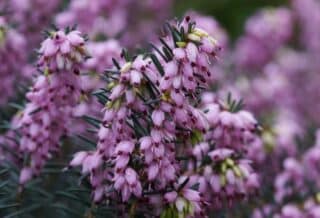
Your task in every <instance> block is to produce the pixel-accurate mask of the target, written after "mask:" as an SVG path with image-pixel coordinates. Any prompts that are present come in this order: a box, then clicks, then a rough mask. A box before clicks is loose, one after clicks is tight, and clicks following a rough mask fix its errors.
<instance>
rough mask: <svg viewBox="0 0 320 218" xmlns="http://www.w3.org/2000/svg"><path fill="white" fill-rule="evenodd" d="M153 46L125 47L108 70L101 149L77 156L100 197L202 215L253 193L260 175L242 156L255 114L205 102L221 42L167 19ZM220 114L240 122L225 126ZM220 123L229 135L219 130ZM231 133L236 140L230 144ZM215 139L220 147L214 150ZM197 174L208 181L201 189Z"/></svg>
mask: <svg viewBox="0 0 320 218" xmlns="http://www.w3.org/2000/svg"><path fill="white" fill-rule="evenodd" d="M153 48H154V50H153V52H151V53H150V54H149V53H148V54H147V55H141V54H140V55H137V56H134V57H133V58H131V57H129V55H128V54H127V53H126V52H125V51H123V52H122V58H121V59H119V60H114V62H115V66H114V67H113V68H112V69H110V70H107V72H106V77H107V78H109V83H108V89H106V90H104V92H105V93H104V94H105V97H106V99H108V100H107V101H106V102H105V109H104V110H105V112H104V117H103V120H102V124H101V126H100V129H99V133H98V136H99V142H98V145H97V149H96V150H94V151H80V152H78V153H77V154H75V156H74V158H73V160H72V161H71V162H70V166H78V165H80V166H82V173H83V174H85V175H86V174H89V175H90V176H89V181H90V183H91V186H92V188H93V199H94V201H95V202H100V201H101V200H102V199H111V200H116V201H121V202H125V203H127V205H128V206H130V205H131V203H130V202H132V201H135V202H136V203H135V204H140V203H142V202H148V205H153V207H154V209H153V212H154V213H155V214H158V215H159V214H162V216H165V217H167V216H169V214H176V215H179V216H181V217H189V216H192V217H197V216H201V217H203V216H205V214H206V209H210V208H217V207H219V206H218V205H219V202H218V199H221V197H222V198H223V199H224V198H225V196H227V197H228V198H229V200H232V201H234V200H236V199H240V198H239V197H240V196H241V197H242V196H247V194H250V193H254V192H255V190H256V188H257V187H258V177H257V175H256V174H255V173H254V170H253V168H252V167H251V165H250V161H249V160H247V159H245V158H243V155H242V154H243V151H244V150H245V147H246V146H248V145H249V144H250V143H251V142H250V140H251V137H252V138H253V137H254V136H253V135H255V133H254V132H255V130H256V128H257V122H256V120H255V119H254V118H253V116H252V115H251V114H250V113H249V112H246V111H240V112H238V113H233V112H231V111H232V110H233V109H231V108H229V109H230V112H228V110H227V109H226V110H225V113H228V115H227V116H228V117H230V118H223V117H224V115H223V113H224V111H223V109H222V108H221V110H220V109H219V110H218V111H216V113H215V114H214V112H211V111H210V110H211V109H212V108H210V106H208V105H206V106H203V107H202V106H201V104H200V102H199V100H200V93H201V92H202V89H204V88H206V87H207V86H208V81H210V80H209V78H210V77H211V75H212V74H214V73H215V72H214V71H212V69H213V68H212V67H211V63H212V62H215V60H216V57H217V55H218V53H219V51H220V46H219V44H218V42H217V41H216V40H215V39H214V38H212V37H211V36H210V35H209V34H208V33H207V32H206V31H205V30H203V29H201V28H199V27H198V26H197V25H196V23H195V22H193V20H192V18H191V17H190V16H186V17H185V18H184V19H183V20H182V21H181V22H179V23H174V22H172V23H168V25H167V35H166V36H165V37H163V38H161V40H160V43H159V44H158V46H153ZM200 101H201V100H200ZM217 105H218V104H217ZM215 106H216V105H215ZM238 106H239V105H238ZM207 108H208V109H207ZM234 109H235V108H234ZM233 117H234V118H233ZM210 119H211V120H210ZM220 119H226V120H227V119H229V120H230V122H229V121H228V124H227V125H229V123H230V124H231V125H236V126H235V127H232V126H228V127H226V126H224V124H225V123H222V122H220V121H219V120H220ZM233 119H234V120H235V121H233ZM213 120H216V122H214V121H213ZM220 126H221V127H220ZM219 129H220V131H222V135H219V136H218V135H217V134H216V133H215V134H213V132H214V131H216V132H218V131H219ZM212 135H215V136H216V137H213V136H212ZM226 137H229V138H230V139H231V140H232V142H233V143H234V144H232V145H231V144H228V143H227V142H223V141H224V139H223V138H226ZM202 140H205V141H203V142H202ZM208 143H210V144H211V143H216V144H217V147H216V148H215V149H213V150H212V148H210V147H209V144H208ZM229 146H230V147H231V148H232V149H234V150H231V149H228V147H229ZM190 152H191V153H190ZM193 154H194V155H195V156H193ZM221 155H222V156H221ZM239 155H240V156H242V157H241V158H238V156H239ZM217 156H218V157H217ZM194 158H196V159H194ZM207 159H211V160H210V161H209V163H205V162H206V160H207ZM202 162H204V163H202ZM185 164H186V165H187V166H190V167H187V168H186V167H185V166H184V165H185ZM194 164H195V165H194ZM193 165H194V167H192V166H193ZM197 178H205V180H203V182H202V183H201V184H200V187H199V188H194V186H197V183H198V179H197ZM205 183H207V184H208V185H206V184H205ZM209 186H210V187H211V188H209ZM205 187H208V189H206V188H205ZM208 190H212V193H213V195H214V196H213V197H211V198H209V196H208V194H206V193H208ZM205 194H206V198H205V197H204V195H205ZM163 200H164V201H163ZM211 200H212V201H211ZM161 201H162V202H163V203H162V204H160V205H161V207H159V206H160V205H159V203H160V202H161ZM206 201H207V202H210V204H209V205H208V206H206V203H205V202H206ZM131 207H132V206H131ZM145 207H147V206H144V207H142V208H140V210H143V208H145ZM157 207H158V208H157ZM160 208H163V210H160Z"/></svg>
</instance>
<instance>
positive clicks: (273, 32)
mask: <svg viewBox="0 0 320 218" xmlns="http://www.w3.org/2000/svg"><path fill="white" fill-rule="evenodd" d="M292 23H293V21H292V15H291V12H290V10H288V9H286V8H278V9H265V10H262V11H260V12H258V13H257V14H256V15H254V16H252V17H251V18H250V19H249V20H248V21H247V22H246V27H245V31H246V33H245V35H244V36H243V37H241V38H240V39H239V41H238V42H237V46H236V50H235V54H234V56H235V57H234V59H235V63H236V64H237V65H238V66H239V67H240V68H243V69H257V68H261V66H263V65H265V64H266V63H268V61H269V60H270V59H271V58H272V57H273V55H274V54H275V51H276V50H277V49H278V48H279V47H281V46H282V45H283V44H284V43H286V42H287V41H288V40H289V39H290V37H291V34H292V29H293V24H292Z"/></svg>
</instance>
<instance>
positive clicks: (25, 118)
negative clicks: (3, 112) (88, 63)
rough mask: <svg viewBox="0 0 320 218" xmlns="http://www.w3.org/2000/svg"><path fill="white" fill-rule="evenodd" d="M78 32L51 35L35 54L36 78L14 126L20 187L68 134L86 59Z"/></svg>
mask: <svg viewBox="0 0 320 218" xmlns="http://www.w3.org/2000/svg"><path fill="white" fill-rule="evenodd" d="M84 43H85V41H84V39H83V37H82V36H81V34H80V32H78V31H76V30H72V31H70V32H65V31H62V30H60V31H54V32H50V36H49V37H48V38H47V39H46V40H45V41H44V42H43V43H42V45H41V48H40V50H39V62H38V69H39V70H40V71H42V72H43V74H41V75H39V76H38V77H37V78H36V79H35V81H34V84H33V86H32V88H31V89H30V91H29V92H28V93H27V94H26V97H27V99H28V100H29V103H27V105H26V107H25V109H23V111H21V112H20V115H18V116H19V120H18V122H17V124H16V127H15V128H16V129H17V131H19V132H20V135H21V138H20V143H19V149H18V150H19V152H21V153H22V154H23V156H24V158H25V160H23V168H22V170H21V174H20V183H21V184H25V183H26V182H27V181H29V180H30V179H31V178H32V177H33V176H35V175H38V174H39V173H40V170H41V169H42V168H43V166H44V165H45V163H46V161H47V160H48V159H49V158H51V156H52V153H54V152H58V151H59V146H60V140H61V137H62V136H64V135H66V134H67V133H68V124H69V123H70V120H71V119H70V114H71V112H72V108H73V106H74V105H76V104H77V102H78V99H79V97H80V95H81V84H80V81H81V80H80V77H79V74H80V69H81V68H80V67H81V65H82V63H83V61H84V58H85V56H86V50H85V47H84Z"/></svg>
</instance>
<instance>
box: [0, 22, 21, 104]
mask: <svg viewBox="0 0 320 218" xmlns="http://www.w3.org/2000/svg"><path fill="white" fill-rule="evenodd" d="M26 44H27V43H26V40H25V38H24V37H23V36H22V35H21V34H20V33H18V32H16V31H15V30H14V29H12V28H11V27H9V25H8V24H7V22H6V20H5V18H4V17H0V79H1V81H2V85H1V87H0V105H3V104H4V103H6V102H7V100H8V98H9V97H12V96H13V95H14V92H15V90H14V83H15V82H16V81H17V80H18V79H21V78H22V77H23V75H22V73H21V71H22V70H23V67H22V66H24V65H25V64H26V61H27V60H26V59H27V56H26V53H24V52H23V51H25V49H26Z"/></svg>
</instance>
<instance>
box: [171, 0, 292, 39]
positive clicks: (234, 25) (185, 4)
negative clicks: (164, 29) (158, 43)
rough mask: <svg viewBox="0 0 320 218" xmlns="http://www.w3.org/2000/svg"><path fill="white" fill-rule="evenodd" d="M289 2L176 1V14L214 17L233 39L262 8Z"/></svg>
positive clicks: (237, 0) (250, 0)
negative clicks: (188, 11)
mask: <svg viewBox="0 0 320 218" xmlns="http://www.w3.org/2000/svg"><path fill="white" fill-rule="evenodd" d="M288 2H289V0H176V5H175V12H176V13H175V14H176V15H177V16H181V15H183V13H184V12H185V11H186V10H188V9H194V10H197V11H199V12H202V13H204V14H207V15H211V16H214V17H215V18H216V19H217V20H218V21H219V22H220V23H221V25H222V26H223V27H224V28H225V29H226V30H227V32H228V33H229V34H230V36H231V38H232V39H235V38H236V37H237V36H239V35H240V34H241V33H242V31H243V25H244V22H245V20H246V18H247V17H248V16H250V15H252V14H253V13H254V12H255V11H256V10H257V9H259V8H261V7H274V6H279V5H286V4H288Z"/></svg>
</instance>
